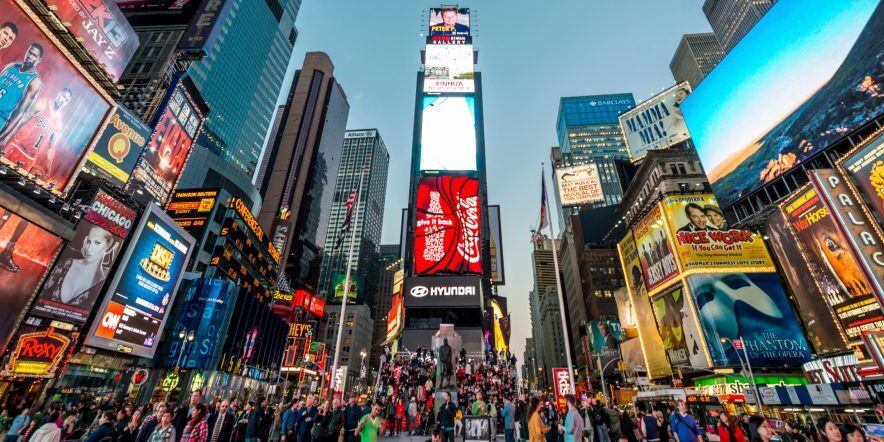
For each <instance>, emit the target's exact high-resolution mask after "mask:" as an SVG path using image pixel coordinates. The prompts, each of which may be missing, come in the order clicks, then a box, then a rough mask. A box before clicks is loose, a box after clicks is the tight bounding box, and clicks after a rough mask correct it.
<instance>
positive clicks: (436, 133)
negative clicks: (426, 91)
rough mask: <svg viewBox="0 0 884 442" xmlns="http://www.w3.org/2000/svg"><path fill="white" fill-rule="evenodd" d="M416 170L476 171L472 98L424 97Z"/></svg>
mask: <svg viewBox="0 0 884 442" xmlns="http://www.w3.org/2000/svg"><path fill="white" fill-rule="evenodd" d="M421 115H422V116H421V147H420V170H476V99H475V98H473V97H439V96H432V97H424V99H423V108H422V111H421Z"/></svg>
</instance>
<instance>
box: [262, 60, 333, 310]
mask: <svg viewBox="0 0 884 442" xmlns="http://www.w3.org/2000/svg"><path fill="white" fill-rule="evenodd" d="M333 74H334V65H333V64H332V62H331V59H329V57H328V55H326V54H324V53H321V52H309V53H307V55H306V56H305V58H304V64H303V66H302V67H301V69H300V70H298V71H297V72H296V73H295V77H294V79H293V81H292V87H291V89H290V92H289V96H288V99H287V101H286V109H285V112H284V115H283V117H282V123H281V126H280V129H279V131H278V133H277V136H276V139H275V140H274V143H273V148H272V149H270V151H269V152H268V153H267V155H268V158H267V164H269V165H270V166H268V167H267V172H266V173H265V175H264V180H263V182H261V183H257V187H259V188H260V189H261V196H262V199H263V202H264V203H263V205H262V206H261V212H260V213H259V215H258V221H259V222H260V223H261V226H262V227H263V228H264V230H265V231H267V232H269V235H270V236H271V238H272V241H273V242H274V245H275V246H276V247H277V249H279V250H280V252H281V253H282V256H283V263H282V264H281V266H282V271H281V273H282V274H284V275H285V276H286V277H287V278H288V280H289V282H290V283H291V284H292V287H293V288H301V289H306V290H308V291H310V292H311V293H317V290H318V289H319V270H320V267H321V263H322V253H323V246H324V245H325V243H326V241H325V239H326V238H325V236H326V231H327V229H328V226H329V221H330V216H331V209H332V202H333V201H334V198H335V191H334V182H335V180H336V177H337V176H338V166H339V164H340V159H341V150H342V148H343V145H344V131H345V128H346V126H347V118H348V116H349V113H350V105H349V103H348V102H347V96H346V95H345V94H344V90H343V88H342V87H341V85H340V84H339V83H338V82H337V80H336V79H335V77H334V76H333Z"/></svg>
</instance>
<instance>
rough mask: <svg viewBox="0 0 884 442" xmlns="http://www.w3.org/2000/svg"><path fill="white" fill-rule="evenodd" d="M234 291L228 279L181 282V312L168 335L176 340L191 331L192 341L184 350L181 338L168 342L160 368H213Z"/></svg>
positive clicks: (233, 286)
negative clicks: (183, 332) (221, 331)
mask: <svg viewBox="0 0 884 442" xmlns="http://www.w3.org/2000/svg"><path fill="white" fill-rule="evenodd" d="M238 290H239V289H237V287H236V286H235V285H234V284H233V283H232V282H231V281H230V280H227V279H221V278H199V279H194V280H188V281H183V282H182V283H181V290H180V291H181V293H182V296H184V299H183V300H182V301H181V305H182V307H181V311H182V313H181V314H180V315H178V322H177V323H176V324H174V326H171V327H169V328H170V330H171V336H175V337H177V336H178V333H180V332H181V331H186V332H185V333H187V332H193V335H194V339H193V343H189V344H187V346H186V347H185V348H182V344H183V341H182V340H181V339H169V340H168V346H167V348H166V350H165V358H163V362H162V366H164V367H175V366H179V367H182V368H196V369H212V368H214V367H215V364H217V363H218V358H219V356H220V350H221V346H222V344H224V342H223V340H224V334H223V333H219V331H220V330H222V327H223V326H224V322H225V321H227V320H229V317H230V316H231V315H232V314H233V312H232V311H231V309H232V304H234V301H233V300H234V299H235V298H236V296H237V292H238ZM246 296H247V295H246ZM182 350H183V351H184V353H183V354H182Z"/></svg>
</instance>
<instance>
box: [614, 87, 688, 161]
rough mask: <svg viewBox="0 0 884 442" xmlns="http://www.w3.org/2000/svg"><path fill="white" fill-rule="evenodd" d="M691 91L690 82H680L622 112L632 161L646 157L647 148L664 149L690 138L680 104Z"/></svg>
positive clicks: (649, 149)
mask: <svg viewBox="0 0 884 442" xmlns="http://www.w3.org/2000/svg"><path fill="white" fill-rule="evenodd" d="M690 93H691V87H690V85H688V83H687V82H681V83H679V84H676V85H675V86H673V87H671V88H669V89H667V90H665V91H663V92H661V93H659V94H657V95H655V96H653V97H651V98H649V99H647V100H645V101H644V102H642V103H640V104H638V105H637V106H635V108H634V109H632V110H629V111H627V112H624V113H623V114H622V115H620V129H622V130H623V135H624V136H625V137H626V148H627V149H629V156H630V158H632V161H633V162H636V161H641V160H642V159H644V157H645V156H646V155H647V154H648V151H651V150H656V149H665V148H667V147H669V146H672V145H673V144H676V143H680V142H682V141H684V140H687V139H688V138H690V137H691V134H690V133H689V132H688V128H687V125H685V122H684V116H683V115H682V114H681V103H682V102H684V100H685V99H686V98H688V94H690Z"/></svg>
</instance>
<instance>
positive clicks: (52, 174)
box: [0, 0, 112, 195]
mask: <svg viewBox="0 0 884 442" xmlns="http://www.w3.org/2000/svg"><path fill="white" fill-rule="evenodd" d="M0 66H2V67H0V151H2V152H3V155H2V156H0V162H2V163H3V165H5V166H6V167H9V168H11V169H15V170H17V171H18V173H20V174H22V175H25V176H27V177H28V178H29V179H31V180H33V181H34V182H35V183H37V184H38V185H39V186H41V187H43V188H44V189H47V190H50V191H51V192H53V193H55V194H57V195H65V194H66V193H67V191H68V190H69V188H70V186H71V185H72V184H73V178H74V176H75V175H76V174H77V172H79V170H80V167H81V165H82V163H83V157H84V156H85V155H86V153H87V152H88V150H89V144H90V142H91V141H92V138H93V135H95V132H96V131H97V129H98V128H99V127H100V126H101V123H102V121H103V120H104V119H105V117H106V116H107V113H108V111H109V110H110V109H111V106H112V104H111V102H110V100H108V99H107V98H106V96H104V95H102V93H100V92H99V91H98V89H97V88H96V87H95V86H94V85H93V84H91V83H90V82H89V81H87V80H86V78H85V77H84V76H83V74H81V73H80V71H79V70H78V69H77V68H76V67H75V66H76V65H75V64H74V63H72V62H71V60H70V59H68V58H67V56H65V55H64V53H62V51H61V50H59V48H58V46H57V45H56V43H55V40H54V38H50V37H49V36H47V34H46V33H44V32H43V31H42V30H41V29H40V28H39V27H37V25H35V24H34V22H33V21H32V19H31V18H30V17H28V15H27V14H26V13H25V11H24V10H23V9H21V8H20V7H19V6H18V4H17V3H16V2H15V1H14V0H0Z"/></svg>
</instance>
